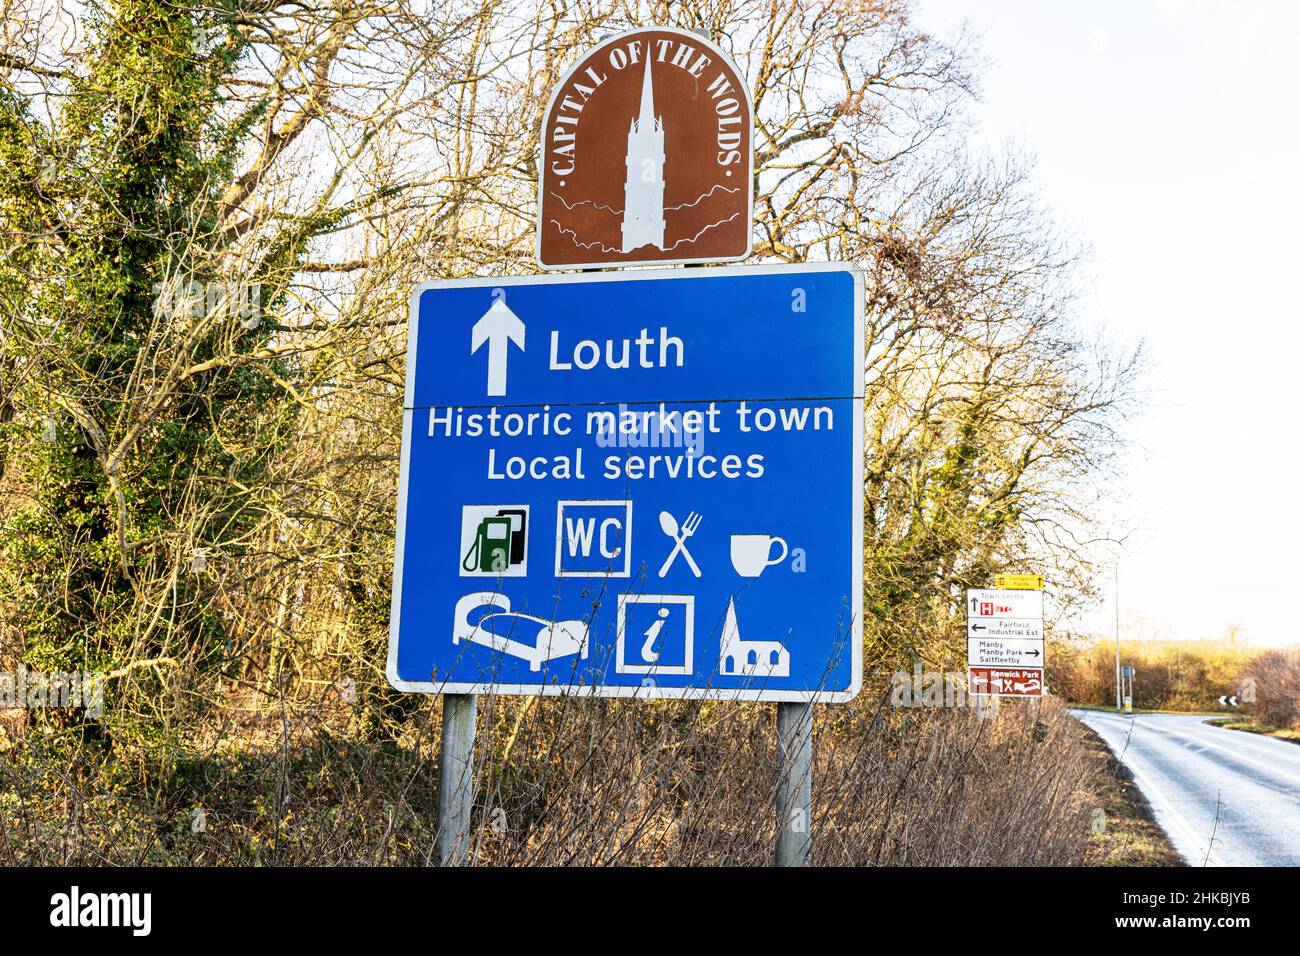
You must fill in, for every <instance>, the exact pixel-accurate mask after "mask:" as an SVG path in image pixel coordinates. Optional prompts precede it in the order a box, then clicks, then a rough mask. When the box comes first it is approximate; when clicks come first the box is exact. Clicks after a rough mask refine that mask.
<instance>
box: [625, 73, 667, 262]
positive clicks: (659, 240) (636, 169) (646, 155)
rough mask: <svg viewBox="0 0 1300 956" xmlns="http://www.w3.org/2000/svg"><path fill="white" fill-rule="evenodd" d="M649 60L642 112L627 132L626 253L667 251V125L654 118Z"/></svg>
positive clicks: (644, 82)
mask: <svg viewBox="0 0 1300 956" xmlns="http://www.w3.org/2000/svg"><path fill="white" fill-rule="evenodd" d="M653 62H654V61H653V60H651V59H650V58H648V57H647V58H646V61H645V79H644V80H643V81H642V86H641V109H640V112H639V113H638V114H637V116H636V117H634V118H633V119H632V124H631V126H630V127H629V128H628V131H627V182H626V183H624V185H623V251H624V252H631V251H632V250H634V249H639V248H641V247H642V246H647V245H649V246H654V247H656V248H658V249H662V248H663V247H664V121H663V119H662V118H661V117H659V116H656V115H655V94H654V80H653V78H652V77H651V75H650V64H651V63H653Z"/></svg>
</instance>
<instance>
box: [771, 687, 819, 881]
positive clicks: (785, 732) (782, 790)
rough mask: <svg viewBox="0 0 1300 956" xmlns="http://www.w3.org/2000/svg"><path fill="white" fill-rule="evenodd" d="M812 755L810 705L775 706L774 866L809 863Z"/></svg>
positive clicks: (789, 704) (783, 704)
mask: <svg viewBox="0 0 1300 956" xmlns="http://www.w3.org/2000/svg"><path fill="white" fill-rule="evenodd" d="M812 754H813V739H812V704H809V703H779V704H777V705H776V772H777V784H776V865H777V866H806V865H807V863H808V851H809V849H810V848H811V846H812Z"/></svg>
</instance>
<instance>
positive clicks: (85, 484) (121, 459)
mask: <svg viewBox="0 0 1300 956" xmlns="http://www.w3.org/2000/svg"><path fill="white" fill-rule="evenodd" d="M214 17H219V14H214V13H213V12H212V8H211V7H210V6H199V5H188V4H177V3H169V2H161V0H127V2H122V3H117V4H114V5H113V6H112V7H111V8H109V7H103V6H93V7H92V8H91V9H90V10H89V11H88V14H87V17H86V24H87V26H88V28H89V32H90V35H91V37H92V40H91V50H90V54H89V56H88V58H87V63H88V65H89V69H88V70H87V71H86V72H85V73H84V74H79V75H76V76H74V77H72V78H71V79H70V80H69V90H68V95H67V97H66V99H65V101H64V103H63V106H62V108H61V110H60V111H59V113H58V114H57V116H56V117H55V118H54V120H53V122H52V125H46V124H45V123H43V122H41V121H38V120H36V119H35V118H33V116H32V115H31V113H30V110H29V108H28V106H27V104H26V103H25V102H24V100H23V98H22V96H21V95H20V94H19V93H18V92H17V91H16V90H14V89H13V88H3V89H0V160H2V161H3V165H4V175H3V177H0V225H2V226H3V229H4V231H5V232H6V233H8V234H14V233H18V232H22V231H24V230H26V231H28V232H29V233H35V234H36V236H37V237H38V238H37V240H36V241H32V242H26V243H21V244H19V248H18V251H17V253H16V255H15V256H14V257H11V258H10V259H9V260H8V261H5V262H3V263H0V296H3V300H2V305H3V308H2V309H0V321H3V333H4V334H3V336H0V370H2V373H3V375H4V376H5V378H6V379H8V380H9V381H8V382H7V383H6V384H7V385H9V386H10V387H9V388H7V389H6V391H5V400H6V402H7V403H8V405H9V414H8V415H7V416H0V429H3V444H4V445H5V447H6V449H7V452H6V462H5V463H6V465H7V466H8V467H9V468H14V469H16V470H17V471H18V472H19V473H20V474H21V478H22V481H23V483H24V486H25V489H26V491H27V492H28V494H29V495H30V500H29V501H28V502H27V504H26V505H25V506H24V507H22V508H21V509H19V510H18V512H17V513H16V514H15V515H14V516H13V517H11V519H10V520H9V521H8V522H7V523H6V525H5V526H4V528H3V534H2V537H0V553H2V554H3V561H4V564H5V567H6V573H4V574H3V575H0V605H2V606H3V607H5V608H7V609H9V610H10V614H11V619H10V621H9V624H10V625H11V626H12V627H13V628H14V629H15V630H16V631H17V632H18V633H19V634H21V636H22V639H23V648H24V650H23V655H24V659H25V660H26V661H27V662H28V663H29V664H31V665H33V666H38V667H41V668H43V669H48V670H63V671H72V670H83V669H94V670H113V669H114V668H121V667H123V666H124V665H126V664H128V663H136V662H139V661H142V660H149V659H158V660H162V661H165V662H167V663H166V664H163V665H160V666H174V664H173V663H172V662H175V661H179V660H185V661H188V662H191V663H193V664H194V665H196V666H197V667H198V670H199V672H200V673H202V672H204V671H207V670H210V669H211V668H212V667H213V666H214V665H215V664H217V663H218V662H219V660H220V657H221V651H222V649H223V647H224V646H225V645H227V644H228V640H227V635H226V633H225V627H224V625H223V624H222V621H221V618H220V616H219V615H217V614H216V613H214V611H213V608H212V606H211V601H210V595H209V590H210V588H209V585H208V582H207V581H206V580H205V576H204V574H203V573H202V571H201V569H200V568H198V567H195V566H193V565H192V563H191V562H189V561H188V560H187V557H188V554H189V553H193V552H194V551H195V550H196V549H201V548H203V547H206V546H208V545H209V544H211V543H212V542H223V545H222V547H223V548H224V549H225V551H226V552H227V553H232V552H235V553H237V552H238V550H239V549H240V547H241V546H242V545H241V543H240V541H241V536H242V535H243V534H244V533H245V532H246V531H247V529H248V528H249V527H251V525H252V523H253V522H254V520H255V519H256V517H257V515H258V514H259V513H260V509H261V508H263V507H264V505H265V502H264V501H259V500H258V496H257V495H253V494H250V493H249V489H252V488H255V487H257V486H258V484H259V482H260V481H261V479H262V478H263V477H264V476H265V474H266V469H267V466H268V463H269V460H270V456H271V455H272V454H273V452H274V450H275V449H276V448H277V447H280V446H281V444H282V442H283V440H284V438H285V435H286V433H287V431H288V429H289V427H290V425H291V421H292V415H291V413H290V412H289V411H288V409H287V406H286V403H284V402H283V401H281V399H282V398H283V396H284V395H285V389H284V386H283V385H282V384H281V383H282V382H285V381H286V380H291V379H292V377H293V370H292V369H291V368H289V367H288V366H287V365H286V364H285V363H282V362H277V361H274V360H263V361H260V362H250V361H240V360H239V357H240V356H247V355H250V354H252V353H254V352H256V351H257V350H258V349H259V348H263V347H264V346H265V345H266V343H267V341H268V340H269V337H270V335H271V333H272V330H271V327H270V326H269V324H262V325H257V326H251V327H246V323H241V322H240V321H239V317H238V316H237V315H233V314H232V315H231V316H230V317H229V318H228V319H227V320H225V321H223V322H207V323H203V324H194V323H191V325H189V326H187V325H186V323H185V319H186V316H185V315H183V314H182V315H179V316H178V315H174V314H168V313H167V311H166V310H165V309H160V307H159V304H160V295H159V290H160V289H163V288H165V287H166V284H167V283H168V282H169V281H170V280H172V279H173V278H174V277H181V278H182V280H184V281H190V280H198V281H200V282H203V281H209V280H213V279H215V278H218V276H217V274H216V273H215V272H214V268H215V265H214V264H215V263H216V262H217V261H218V260H219V257H220V254H221V251H222V249H223V247H224V246H225V245H226V244H227V243H228V241H229V240H228V238H227V233H226V232H225V231H223V227H222V224H221V222H220V203H219V199H220V196H219V190H220V189H221V188H223V186H224V184H226V183H227V182H228V181H229V180H230V179H231V177H232V175H233V173H234V168H235V161H236V159H237V155H238V150H239V148H240V145H241V141H242V139H243V138H244V137H245V136H246V135H247V133H248V130H249V128H250V124H251V123H252V122H253V121H254V120H255V119H256V114H255V112H254V113H250V114H245V115H243V116H239V117H236V118H235V119H234V120H223V119H222V118H221V116H222V110H221V106H222V103H223V92H222V91H223V89H224V88H225V86H226V83H227V81H228V80H229V78H230V75H231V74H232V71H233V70H234V69H235V67H236V65H237V63H238V61H239V58H240V56H241V55H242V53H243V52H244V40H243V39H242V38H241V36H240V34H239V33H237V32H236V31H234V30H233V29H231V28H228V27H223V26H221V24H222V23H224V22H226V21H224V20H222V19H214ZM213 24H216V29H215V31H214V30H213V29H212V27H213ZM205 25H206V30H205ZM214 37H215V39H214ZM311 233H312V230H311V229H310V228H304V229H301V230H299V234H298V235H297V236H296V237H295V238H296V242H295V243H294V244H293V246H292V248H289V249H286V250H285V251H284V253H283V254H282V256H281V258H282V259H286V258H287V259H292V257H293V256H294V255H301V249H302V246H303V242H304V241H305V239H306V238H309V236H310V235H311ZM259 278H260V277H259V276H257V275H249V276H241V277H239V279H240V281H243V282H247V283H256V282H258V281H259ZM263 306H264V307H273V306H274V302H273V301H272V302H266V303H263ZM232 357H233V358H232ZM142 690H144V691H145V692H146V693H151V692H157V691H158V687H157V686H156V685H155V684H152V683H151V682H150V681H149V680H148V679H147V678H146V679H144V682H143V686H142ZM130 711H131V708H115V709H113V710H112V712H113V713H119V714H121V713H129V712H130ZM149 716H150V718H154V717H156V716H157V711H152V712H150V714H149Z"/></svg>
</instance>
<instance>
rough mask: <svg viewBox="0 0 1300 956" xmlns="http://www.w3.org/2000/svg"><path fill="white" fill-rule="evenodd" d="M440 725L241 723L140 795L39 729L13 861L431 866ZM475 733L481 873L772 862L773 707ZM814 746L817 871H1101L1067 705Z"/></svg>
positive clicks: (21, 790) (834, 729) (14, 775)
mask: <svg viewBox="0 0 1300 956" xmlns="http://www.w3.org/2000/svg"><path fill="white" fill-rule="evenodd" d="M437 713H438V709H437V708H436V707H433V706H431V704H426V706H424V707H423V708H422V709H421V710H420V712H419V713H418V714H416V715H415V716H414V717H413V718H412V719H410V720H408V721H407V722H406V724H405V727H404V729H403V732H402V733H401V734H399V735H397V736H394V737H389V738H380V739H367V738H366V736H365V735H364V734H363V733H362V732H361V729H360V725H359V724H358V723H357V722H356V721H355V720H353V719H352V717H351V715H349V714H348V713H347V712H346V711H343V710H342V709H340V708H335V709H334V712H333V713H331V714H330V715H329V717H328V719H326V718H324V717H322V718H321V719H320V720H319V721H318V723H317V725H316V726H314V727H313V726H310V725H308V724H307V723H305V722H304V721H303V720H302V719H301V718H299V719H298V720H296V721H295V720H294V719H292V718H290V719H287V720H286V719H274V716H273V715H272V714H270V713H268V712H267V711H265V710H261V711H253V710H247V709H246V710H245V711H244V713H243V717H242V719H240V720H238V721H234V720H232V721H229V722H226V723H225V724H224V725H225V726H226V727H227V733H226V734H225V735H223V736H222V737H221V738H220V739H217V738H214V739H212V740H210V741H208V742H207V744H206V745H205V746H204V748H203V749H202V750H196V752H195V753H193V754H191V755H190V756H189V757H188V758H187V759H185V760H182V761H180V762H178V763H177V764H176V766H175V768H174V769H173V771H172V772H171V773H170V774H169V775H168V776H166V777H165V778H162V779H148V780H144V781H140V780H138V779H136V778H135V777H134V776H132V774H131V773H130V771H129V769H128V768H124V767H121V766H118V765H116V764H114V763H112V762H111V761H96V760H94V759H92V757H93V753H94V751H93V748H90V747H87V748H86V749H85V750H84V752H83V759H82V760H80V761H78V762H77V763H75V764H74V765H73V766H72V767H70V768H69V767H67V766H66V764H62V763H60V762H59V754H60V753H66V751H65V750H64V749H63V748H61V747H59V746H56V744H57V743H58V742H59V741H58V740H57V738H58V736H59V734H61V733H68V732H69V731H57V730H52V729H51V733H49V734H40V733H32V730H33V728H30V727H29V728H28V733H27V734H26V735H25V736H24V738H22V740H23V742H22V744H21V746H19V747H18V748H17V749H16V750H13V751H11V752H10V754H9V759H7V760H5V761H3V762H2V763H0V777H2V778H3V783H4V786H3V791H4V795H3V800H4V805H3V807H2V808H0V862H4V863H8V864H19V863H41V864H108V863H112V864H132V863H147V864H249V863H259V864H276V865H325V866H338V865H353V864H424V863H429V862H431V861H432V859H433V846H434V840H435V837H436V833H435V824H434V821H435V808H436V799H437V794H436V780H437V775H436V769H437V757H436V755H437V747H436V744H437V739H438V732H439V728H438V719H437ZM280 716H281V718H283V715H280ZM478 726H479V736H478V750H477V755H476V757H477V765H478V788H477V795H476V802H475V817H474V819H475V830H474V834H475V836H474V843H473V846H472V847H471V855H472V860H473V862H475V863H478V864H484V865H505V866H518V865H584V866H585V865H594V866H603V865H766V864H768V863H770V862H771V859H772V852H773V851H772V847H773V837H774V824H773V819H774V806H775V788H776V767H775V764H774V757H773V754H774V749H775V740H774V738H775V717H774V710H773V708H772V707H770V706H766V705H755V704H733V703H717V702H714V703H697V704H686V703H662V702H661V703H644V702H641V703H638V702H627V701H590V700H575V699H558V700H547V701H536V700H528V699H521V698H504V697H500V698H481V700H480V709H479V725H478ZM232 729H233V731H234V732H233V733H232ZM814 732H815V736H816V747H817V756H816V765H815V776H814V817H813V820H812V821H811V825H812V831H813V848H814V849H813V862H814V863H815V864H820V865H882V866H883V865H939V866H944V865H994V866H1006V865H1061V866H1066V865H1079V864H1082V863H1084V862H1089V861H1092V862H1096V860H1095V859H1094V856H1095V854H1091V853H1090V850H1089V823H1090V819H1091V814H1092V810H1093V808H1094V807H1096V806H1097V804H1098V797H1097V796H1096V795H1095V793H1096V781H1097V776H1098V772H1099V761H1100V759H1101V758H1099V757H1098V755H1097V753H1096V751H1095V748H1094V747H1091V746H1090V745H1089V743H1088V739H1087V737H1086V734H1085V733H1084V731H1083V730H1082V728H1081V727H1080V726H1079V725H1078V723H1077V722H1076V721H1074V720H1072V719H1071V718H1069V717H1068V716H1067V715H1066V714H1065V712H1064V709H1063V707H1062V706H1061V705H1060V704H1059V703H1058V702H1057V701H1054V700H1051V699H1048V700H1046V701H1044V702H1043V704H1042V706H1041V708H1037V709H1036V708H1035V707H1034V705H1027V704H1024V705H1008V706H1004V707H1003V708H1002V709H1001V712H1000V713H999V715H998V716H997V717H996V718H994V719H979V718H977V717H976V715H975V712H974V711H973V710H970V709H964V708H955V709H931V710H926V709H903V708H894V707H892V706H890V704H889V702H888V699H887V697H886V696H885V695H884V694H883V693H881V694H874V695H873V694H871V693H870V692H868V693H864V695H863V696H862V697H861V698H859V700H858V701H856V702H854V703H853V704H851V705H848V706H842V707H829V706H827V707H819V708H818V709H817V712H816V718H815V728H814ZM62 743H65V744H66V741H63V742H62ZM47 745H48V746H47ZM59 767H62V768H63V769H60V770H59V771H58V772H49V771H50V770H51V769H52V768H59ZM195 811H201V812H202V815H203V824H204V825H203V826H202V827H201V828H199V832H192V829H194V827H193V825H192V821H193V819H194V816H193V814H194V812H195ZM1107 812H1108V813H1109V811H1107Z"/></svg>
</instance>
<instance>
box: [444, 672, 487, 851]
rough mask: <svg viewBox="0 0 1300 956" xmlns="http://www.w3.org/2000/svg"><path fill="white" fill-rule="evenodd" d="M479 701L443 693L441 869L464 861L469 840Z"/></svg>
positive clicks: (470, 696) (465, 695)
mask: <svg viewBox="0 0 1300 956" xmlns="http://www.w3.org/2000/svg"><path fill="white" fill-rule="evenodd" d="M477 714H478V698H477V697H475V696H474V695H473V694H444V695H443V698H442V752H441V758H440V760H439V767H438V837H437V842H436V844H435V849H436V850H437V855H438V864H439V865H440V866H460V865H461V864H462V863H464V862H465V857H466V854H467V852H468V850H469V841H470V810H471V809H472V807H473V805H474V725H475V721H476V718H477Z"/></svg>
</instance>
